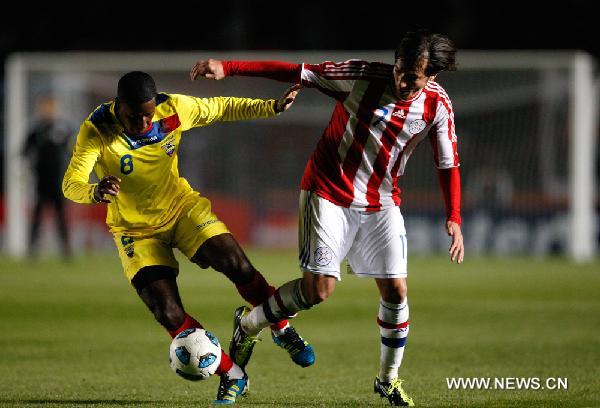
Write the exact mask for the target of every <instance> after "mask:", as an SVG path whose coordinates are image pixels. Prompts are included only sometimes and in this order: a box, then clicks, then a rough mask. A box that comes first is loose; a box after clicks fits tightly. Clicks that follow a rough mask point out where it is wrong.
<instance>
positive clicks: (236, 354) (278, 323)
mask: <svg viewBox="0 0 600 408" xmlns="http://www.w3.org/2000/svg"><path fill="white" fill-rule="evenodd" d="M192 261H193V262H195V263H196V264H198V265H199V266H200V267H203V268H206V267H208V266H211V267H212V268H213V269H215V270H217V271H219V272H222V273H223V274H224V275H225V276H227V278H228V279H229V280H230V281H231V282H233V283H234V284H235V286H236V288H237V290H238V292H239V293H240V295H241V296H242V297H243V298H244V299H245V300H246V301H247V302H248V303H250V304H251V305H252V306H258V305H260V304H261V303H265V302H266V301H267V300H268V299H269V298H270V297H271V296H272V295H273V294H274V293H275V292H276V290H275V288H274V287H273V286H271V285H269V284H268V283H267V281H266V280H265V278H264V277H263V276H262V274H261V273H260V272H259V271H257V270H256V269H255V268H254V266H252V263H251V262H250V261H249V260H248V257H247V256H246V254H245V253H244V251H243V250H242V248H241V247H240V245H239V244H238V242H237V241H236V240H235V238H234V237H233V235H231V234H221V235H217V236H215V237H212V238H210V239H208V240H207V241H206V242H205V243H204V244H202V246H201V247H200V248H199V249H198V251H197V252H196V254H195V255H194V256H193V258H192ZM247 312H248V309H247V308H246V307H244V306H243V307H240V308H238V309H237V310H236V311H235V315H234V333H233V338H232V342H231V344H230V348H229V353H230V355H231V357H232V358H233V359H234V361H235V362H236V363H237V364H239V365H240V366H241V367H242V368H245V366H246V365H247V364H248V361H249V360H250V357H251V355H252V350H253V349H254V345H255V344H256V342H258V335H259V333H260V330H258V331H256V332H255V333H252V334H248V333H246V332H244V330H243V329H242V327H241V326H240V324H239V323H240V322H241V319H242V317H243V315H244V314H245V313H247ZM267 326H270V327H271V336H272V337H273V340H274V341H275V343H276V344H277V345H279V346H281V347H284V348H286V350H288V352H289V353H290V355H291V357H292V360H294V362H296V363H297V364H300V365H303V366H306V365H310V364H312V362H313V361H314V356H313V355H312V348H310V349H309V350H307V351H310V354H311V357H312V359H310V358H308V357H306V358H301V357H302V356H301V355H299V356H296V355H295V354H296V353H298V351H299V349H300V348H301V349H302V350H303V349H304V348H305V347H306V345H308V344H307V343H306V342H304V340H302V338H301V337H300V336H299V335H298V334H297V332H296V330H295V329H294V328H293V327H292V326H290V324H289V322H288V319H287V316H282V317H281V318H277V319H271V320H269V321H268V324H267V325H265V326H264V327H267ZM261 329H262V328H261ZM282 339H283V340H282ZM286 339H287V342H285V341H284V340H286ZM280 340H281V341H280ZM294 341H295V342H296V343H298V342H299V341H302V342H303V345H302V347H300V346H299V345H298V344H296V346H295V348H294V349H288V348H287V347H285V346H283V345H282V342H285V343H290V342H294ZM304 343H306V344H304ZM286 345H287V344H286ZM300 351H301V350H300ZM298 359H300V360H298ZM297 360H298V361H297Z"/></svg>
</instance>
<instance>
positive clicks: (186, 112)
mask: <svg viewBox="0 0 600 408" xmlns="http://www.w3.org/2000/svg"><path fill="white" fill-rule="evenodd" d="M299 90H300V85H294V86H292V87H290V88H288V89H287V90H286V91H285V92H284V93H283V95H282V96H281V97H280V98H279V99H277V100H274V99H266V100H265V99H250V98H234V97H222V96H217V97H213V98H195V97H192V96H185V95H176V96H175V97H176V98H177V107H178V109H177V112H178V114H179V118H180V120H181V123H182V127H183V130H188V129H190V128H194V127H200V126H207V125H210V124H212V123H214V122H219V121H238V120H248V119H260V118H269V117H273V116H275V115H277V114H278V113H281V112H284V111H286V110H288V109H289V108H290V107H291V106H292V104H293V103H294V101H295V100H296V96H297V95H298V91H299Z"/></svg>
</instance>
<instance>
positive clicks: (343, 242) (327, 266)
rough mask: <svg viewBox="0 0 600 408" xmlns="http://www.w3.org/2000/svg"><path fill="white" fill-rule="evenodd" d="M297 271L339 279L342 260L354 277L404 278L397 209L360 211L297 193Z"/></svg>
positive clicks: (403, 244) (400, 220)
mask: <svg viewBox="0 0 600 408" xmlns="http://www.w3.org/2000/svg"><path fill="white" fill-rule="evenodd" d="M299 246H300V269H301V270H302V271H304V272H312V273H318V274H323V275H331V276H334V277H335V278H336V279H337V280H340V279H341V278H340V264H341V263H342V261H343V260H344V258H347V259H348V264H349V266H350V268H351V270H352V272H354V273H355V274H356V275H358V276H364V277H372V278H405V277H406V276H407V269H406V260H407V255H408V254H407V252H408V246H407V242H406V229H405V228H404V218H403V217H402V214H401V213H400V208H399V207H393V208H389V209H387V210H382V211H376V212H363V211H357V210H351V209H349V208H345V207H340V206H338V205H335V204H333V203H332V202H330V201H327V200H326V199H324V198H322V197H319V196H318V195H316V194H315V193H313V192H310V191H305V190H302V191H301V193H300V228H299Z"/></svg>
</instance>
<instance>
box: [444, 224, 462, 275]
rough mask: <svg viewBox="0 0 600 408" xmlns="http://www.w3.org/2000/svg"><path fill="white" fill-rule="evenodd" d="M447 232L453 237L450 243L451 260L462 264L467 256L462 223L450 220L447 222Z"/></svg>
mask: <svg viewBox="0 0 600 408" xmlns="http://www.w3.org/2000/svg"><path fill="white" fill-rule="evenodd" d="M446 232H447V233H448V235H449V236H451V237H452V243H451V244H450V249H448V253H449V254H450V261H452V262H454V261H456V262H457V263H459V264H460V263H462V262H463V260H464V258H465V244H464V242H463V235H462V231H461V229H460V225H458V224H457V223H455V222H454V221H448V222H446Z"/></svg>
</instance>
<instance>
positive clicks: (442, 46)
mask: <svg viewBox="0 0 600 408" xmlns="http://www.w3.org/2000/svg"><path fill="white" fill-rule="evenodd" d="M455 57H456V48H455V47H454V44H453V43H452V41H451V40H450V39H449V38H448V37H446V36H445V35H442V34H432V33H430V32H429V31H428V30H424V29H421V30H417V31H412V32H409V33H406V35H405V36H404V38H403V39H402V41H400V44H399V45H398V47H397V48H396V53H395V58H396V64H398V63H401V64H402V66H404V67H411V68H416V67H417V66H418V64H419V62H420V61H422V60H423V59H427V67H426V68H425V74H426V75H428V76H431V75H436V74H437V73H438V72H440V71H455V70H456V60H455Z"/></svg>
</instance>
